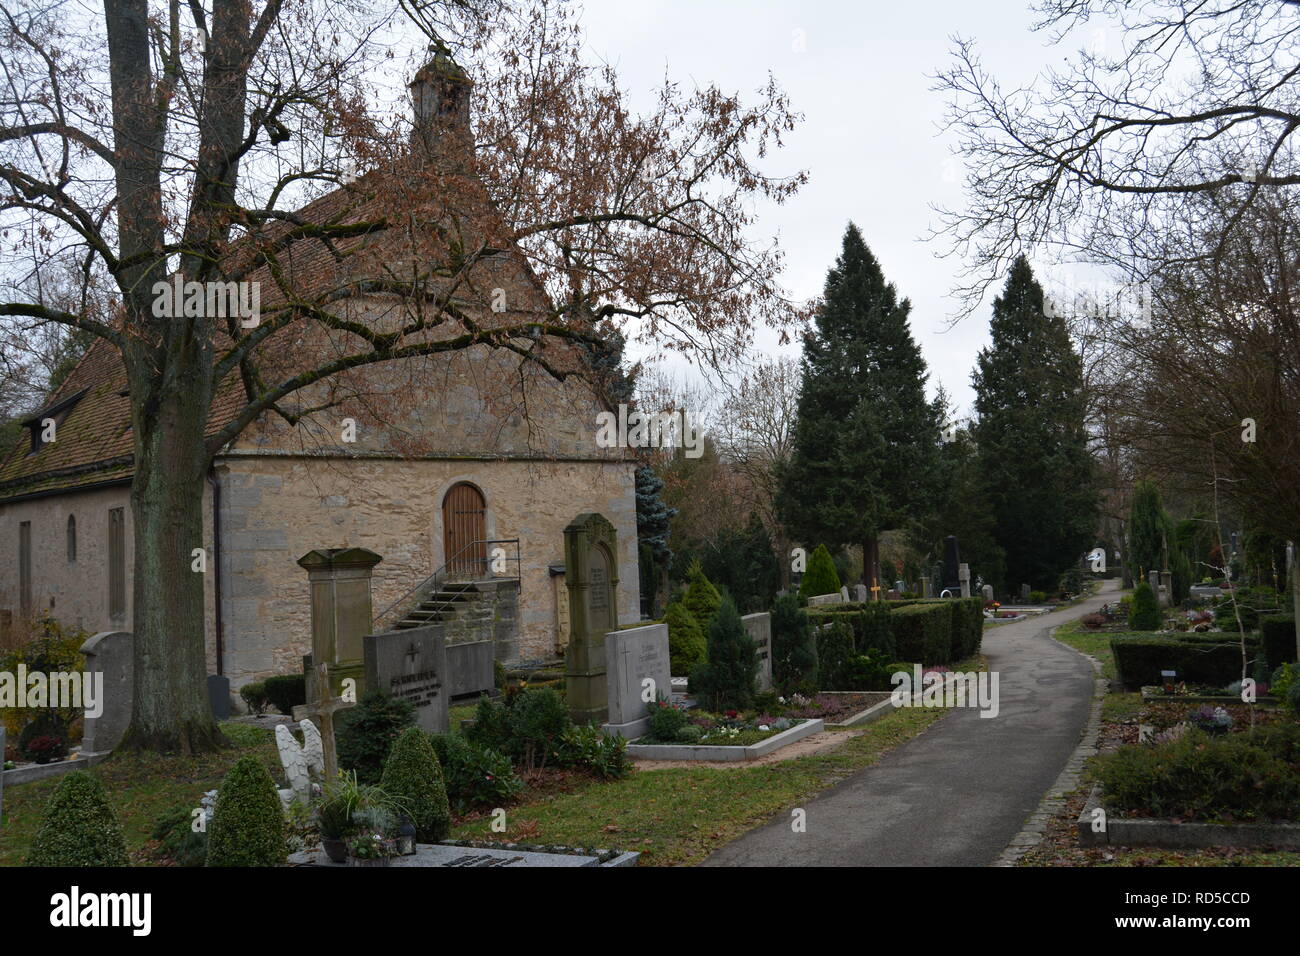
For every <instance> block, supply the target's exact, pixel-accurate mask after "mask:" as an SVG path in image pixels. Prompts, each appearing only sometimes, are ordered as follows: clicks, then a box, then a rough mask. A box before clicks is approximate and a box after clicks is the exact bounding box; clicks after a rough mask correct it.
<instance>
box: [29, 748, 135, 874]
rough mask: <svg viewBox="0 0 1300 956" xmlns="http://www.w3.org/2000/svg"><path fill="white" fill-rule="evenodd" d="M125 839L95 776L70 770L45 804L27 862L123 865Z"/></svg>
mask: <svg viewBox="0 0 1300 956" xmlns="http://www.w3.org/2000/svg"><path fill="white" fill-rule="evenodd" d="M126 862H127V861H126V843H125V842H124V841H123V839H122V827H121V825H120V824H119V823H118V822H117V815H116V814H115V813H114V812H113V808H112V807H111V806H110V805H109V803H108V795H107V794H106V793H105V792H104V785H103V784H102V783H100V782H99V778H98V777H93V776H91V775H90V774H88V773H86V772H85V771H84V770H74V771H73V772H72V773H70V774H68V775H67V776H65V777H64V778H63V779H62V780H60V781H59V785H58V787H57V788H56V789H55V791H54V795H53V796H52V797H50V802H49V803H48V804H46V806H45V816H44V817H43V818H42V820H41V828H40V830H38V831H37V833H36V839H35V840H34V841H33V842H32V847H31V850H29V851H28V854H27V865H28V866H126Z"/></svg>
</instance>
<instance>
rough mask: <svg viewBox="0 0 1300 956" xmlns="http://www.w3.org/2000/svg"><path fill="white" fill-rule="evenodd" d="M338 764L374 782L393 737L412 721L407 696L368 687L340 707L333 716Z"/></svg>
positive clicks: (379, 772)
mask: <svg viewBox="0 0 1300 956" xmlns="http://www.w3.org/2000/svg"><path fill="white" fill-rule="evenodd" d="M337 722H338V727H339V729H338V734H337V735H336V740H337V743H336V748H337V750H338V757H339V767H341V768H342V769H344V770H352V771H355V773H356V775H357V779H358V780H359V781H361V782H362V783H372V784H373V783H378V782H379V778H380V777H381V776H382V775H383V772H384V761H385V760H387V759H388V751H389V750H391V749H392V746H393V741H395V740H396V739H397V737H398V735H399V734H401V732H402V731H403V730H405V729H406V728H407V727H409V726H410V725H411V724H413V723H415V707H414V706H413V705H412V704H411V702H410V701H409V700H405V699H403V698H401V697H394V696H393V695H391V694H386V693H384V692H383V691H382V690H377V689H376V690H371V691H368V692H367V693H366V695H365V696H364V697H362V698H361V702H360V703H359V704H357V706H355V707H350V708H348V709H347V710H344V711H342V712H341V713H340V714H339V717H338V719H337Z"/></svg>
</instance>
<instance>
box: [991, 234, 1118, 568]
mask: <svg viewBox="0 0 1300 956" xmlns="http://www.w3.org/2000/svg"><path fill="white" fill-rule="evenodd" d="M989 328H990V332H991V335H992V342H991V343H990V345H989V346H988V347H987V348H985V349H982V350H981V351H980V353H979V357H978V360H977V364H976V369H975V372H974V374H973V375H972V380H973V382H974V385H975V410H976V412H977V414H978V419H977V420H976V422H975V425H974V429H973V431H974V437H975V442H976V445H977V447H978V450H979V463H980V468H981V470H982V471H983V474H984V476H985V479H986V487H987V489H988V497H989V503H990V507H991V509H992V512H993V515H994V517H995V518H996V519H997V531H996V534H997V539H998V543H999V544H1000V545H1001V546H1002V549H1003V551H1004V552H1005V554H1006V582H1007V585H1008V587H1010V588H1014V587H1015V586H1016V585H1017V584H1023V583H1028V584H1029V585H1031V586H1032V587H1035V588H1040V589H1044V590H1046V589H1051V588H1055V587H1056V586H1057V584H1058V583H1059V581H1060V575H1061V573H1062V572H1063V571H1064V570H1065V569H1066V568H1068V567H1070V565H1072V564H1073V563H1075V562H1076V561H1078V560H1079V557H1080V555H1081V554H1082V553H1083V552H1084V550H1086V549H1087V547H1088V545H1089V544H1091V542H1092V539H1093V536H1094V534H1095V532H1096V524H1097V494H1096V490H1095V486H1094V482H1093V461H1092V456H1091V454H1090V453H1089V451H1088V435H1087V431H1086V429H1085V427H1084V412H1085V395H1084V386H1083V368H1082V363H1081V362H1080V359H1079V356H1078V354H1077V353H1076V352H1075V351H1074V347H1073V345H1072V344H1071V342H1070V335H1069V331H1068V330H1067V328H1066V325H1065V321H1064V319H1063V318H1062V317H1061V316H1059V315H1050V316H1049V315H1046V314H1045V313H1044V311H1043V288H1042V286H1040V285H1039V284H1038V282H1037V281H1036V280H1035V279H1034V273H1033V270H1032V269H1030V267H1029V263H1028V262H1027V261H1026V260H1025V258H1024V257H1023V256H1021V257H1020V258H1018V259H1017V260H1016V262H1015V264H1014V265H1013V266H1012V267H1011V273H1010V275H1008V276H1007V282H1006V286H1005V287H1004V289H1003V290H1002V295H1000V296H999V297H998V298H997V299H995V300H994V302H993V320H992V322H991V323H990V326H989Z"/></svg>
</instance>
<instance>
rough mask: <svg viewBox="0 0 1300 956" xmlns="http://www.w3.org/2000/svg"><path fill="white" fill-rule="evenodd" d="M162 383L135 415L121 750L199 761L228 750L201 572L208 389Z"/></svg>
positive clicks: (185, 381)
mask: <svg viewBox="0 0 1300 956" xmlns="http://www.w3.org/2000/svg"><path fill="white" fill-rule="evenodd" d="M146 374H147V373H146ZM142 378H143V376H132V383H131V387H132V390H133V391H134V390H135V389H136V387H137V385H138V386H139V387H141V388H142V389H147V388H149V385H148V384H146V383H145V382H143V381H141V379H142ZM162 378H163V382H161V383H158V384H156V385H155V388H156V389H157V391H156V392H155V393H154V394H153V395H150V400H149V401H147V402H144V403H140V404H143V405H144V410H143V411H136V412H134V413H133V425H134V428H135V429H136V436H135V478H134V480H133V482H132V484H131V512H132V515H133V517H134V521H135V536H134V538H135V564H134V567H135V579H134V584H133V590H132V595H133V601H134V604H133V608H132V620H133V631H134V647H135V653H134V666H135V680H134V686H135V695H134V699H133V701H132V707H131V726H130V728H129V729H128V730H127V732H126V734H125V736H124V737H123V739H122V743H121V745H120V748H121V749H129V750H152V751H156V752H161V753H175V752H180V753H184V754H191V753H199V752H205V751H211V750H215V749H217V748H219V747H221V746H224V745H225V744H226V740H225V738H224V737H223V736H222V735H221V732H220V730H218V728H217V725H216V722H215V721H214V720H213V719H212V711H211V708H210V706H209V703H208V695H207V660H206V652H205V646H204V643H205V642H204V626H203V614H204V588H203V581H204V572H201V571H196V570H194V569H193V568H194V562H195V560H196V558H195V555H194V553H193V552H194V549H196V548H203V547H204V542H203V491H204V480H205V475H206V471H207V466H208V453H207V450H206V448H205V445H204V434H203V433H204V426H205V424H206V421H207V413H208V401H207V394H208V389H207V388H205V387H204V383H203V382H202V381H196V380H195V379H198V378H199V376H197V375H196V376H194V377H193V378H190V377H187V376H171V375H165V376H162ZM178 379H179V381H178ZM136 407H137V408H139V407H140V405H139V404H137V406H136ZM150 409H152V410H153V414H152V415H150V414H149V411H150ZM203 561H204V563H203V565H202V567H204V568H205V569H206V567H207V563H206V562H207V554H206V552H205V554H204V559H203Z"/></svg>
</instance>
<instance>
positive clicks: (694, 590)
mask: <svg viewBox="0 0 1300 956" xmlns="http://www.w3.org/2000/svg"><path fill="white" fill-rule="evenodd" d="M682 603H683V604H685V605H686V609H687V610H688V611H690V612H691V614H693V615H695V621H696V623H698V624H699V625H700V629H701V630H708V627H709V622H710V621H712V620H713V615H714V614H716V613H717V611H718V607H719V605H720V604H721V603H722V596H721V595H719V594H718V589H717V588H715V587H714V586H713V584H712V582H711V581H709V579H708V578H707V577H705V575H704V567H703V566H702V565H701V564H700V562H699V559H698V558H697V559H696V560H694V561H692V562H691V566H690V568H689V569H688V570H687V572H686V594H685V596H684V597H683V598H682Z"/></svg>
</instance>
